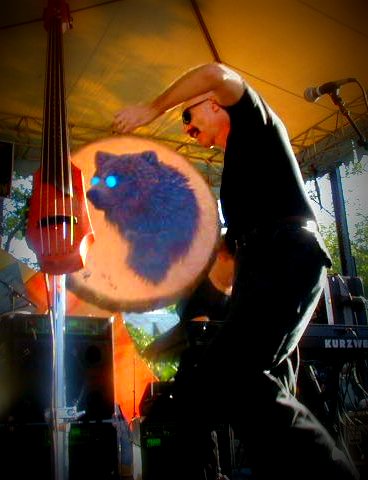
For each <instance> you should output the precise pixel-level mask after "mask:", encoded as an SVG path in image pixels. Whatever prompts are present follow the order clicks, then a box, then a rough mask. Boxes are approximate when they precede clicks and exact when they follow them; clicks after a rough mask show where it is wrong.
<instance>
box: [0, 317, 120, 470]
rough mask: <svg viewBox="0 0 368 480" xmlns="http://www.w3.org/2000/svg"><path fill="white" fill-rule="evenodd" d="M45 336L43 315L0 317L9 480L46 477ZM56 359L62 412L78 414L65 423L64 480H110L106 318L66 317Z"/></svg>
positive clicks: (2, 423) (112, 452)
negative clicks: (61, 371) (60, 368)
mask: <svg viewBox="0 0 368 480" xmlns="http://www.w3.org/2000/svg"><path fill="white" fill-rule="evenodd" d="M50 330H51V329H50V320H49V317H48V316H45V315H35V314H8V315H3V316H2V317H0V452H1V459H2V462H1V463H2V471H3V472H6V471H8V472H9V477H8V478H9V479H12V480H13V479H18V478H19V479H21V478H22V479H23V478H26V477H29V476H32V474H33V476H34V477H35V478H41V479H43V478H45V479H52V478H54V475H53V472H52V470H53V439H52V438H53V437H52V435H53V432H52V427H51V425H50V423H49V422H48V421H47V415H46V413H47V412H49V409H50V407H51V395H52V388H53V375H52V358H53V357H52V355H53V346H54V345H53V342H52V337H51V334H50ZM56 348H57V346H56ZM64 353H65V355H64V363H65V391H66V406H67V407H72V406H76V408H77V411H78V412H81V411H84V412H85V413H84V414H83V415H82V416H81V417H79V419H78V420H76V421H72V422H71V423H70V432H69V434H68V443H69V453H68V461H69V472H70V476H69V478H70V479H79V478H88V479H89V480H90V479H91V478H93V479H96V480H97V479H99V480H103V479H113V478H118V470H119V467H118V447H117V431H116V428H115V425H114V423H113V415H114V382H113V346H112V324H111V322H110V319H109V318H96V317H76V316H75V317H73V316H70V317H66V319H65V352H64ZM4 463H6V464H7V467H8V469H5V468H4ZM2 478H5V477H2Z"/></svg>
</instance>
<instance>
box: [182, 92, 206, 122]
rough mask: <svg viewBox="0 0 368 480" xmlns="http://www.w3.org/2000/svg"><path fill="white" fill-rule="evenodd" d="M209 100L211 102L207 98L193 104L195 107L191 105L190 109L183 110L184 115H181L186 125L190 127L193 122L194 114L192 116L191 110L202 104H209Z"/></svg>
mask: <svg viewBox="0 0 368 480" xmlns="http://www.w3.org/2000/svg"><path fill="white" fill-rule="evenodd" d="M207 100H209V98H205V99H204V100H201V101H200V102H197V103H193V105H190V106H189V107H188V108H186V109H185V110H183V113H182V114H181V119H182V121H183V123H184V125H189V124H190V122H191V121H192V114H191V112H190V110H191V109H192V108H194V107H196V106H197V105H200V104H201V103H204V102H207Z"/></svg>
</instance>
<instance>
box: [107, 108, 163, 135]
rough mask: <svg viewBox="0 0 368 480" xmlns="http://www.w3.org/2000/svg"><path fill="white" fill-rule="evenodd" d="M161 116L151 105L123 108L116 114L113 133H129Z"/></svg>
mask: <svg viewBox="0 0 368 480" xmlns="http://www.w3.org/2000/svg"><path fill="white" fill-rule="evenodd" d="M158 116H159V112H157V111H156V110H155V109H154V108H153V107H151V106H150V105H133V106H131V107H126V108H123V110H120V111H119V112H117V113H116V114H115V118H114V121H113V124H112V131H113V133H129V132H132V131H133V130H135V129H136V128H138V127H141V126H142V125H147V124H148V123H150V122H152V121H153V120H154V119H155V118H156V117H158Z"/></svg>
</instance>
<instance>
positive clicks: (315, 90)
mask: <svg viewBox="0 0 368 480" xmlns="http://www.w3.org/2000/svg"><path fill="white" fill-rule="evenodd" d="M355 81H356V79H355V78H343V79H342V80H336V82H327V83H324V84H323V85H320V86H319V87H309V88H306V89H305V91H304V98H305V99H306V100H307V102H315V101H316V100H318V99H319V97H321V96H322V95H324V94H325V93H333V92H336V90H338V89H339V88H340V87H341V86H342V85H345V84H346V83H352V82H355Z"/></svg>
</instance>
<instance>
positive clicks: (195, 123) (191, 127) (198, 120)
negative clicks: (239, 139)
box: [182, 97, 223, 148]
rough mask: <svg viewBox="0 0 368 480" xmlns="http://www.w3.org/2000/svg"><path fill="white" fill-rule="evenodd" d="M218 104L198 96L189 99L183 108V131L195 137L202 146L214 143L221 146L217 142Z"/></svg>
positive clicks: (218, 127)
mask: <svg viewBox="0 0 368 480" xmlns="http://www.w3.org/2000/svg"><path fill="white" fill-rule="evenodd" d="M218 109H219V106H218V105H217V104H215V103H214V100H212V99H210V98H202V99H201V98H200V97H199V98H198V99H197V101H195V99H194V100H193V101H191V103H189V104H188V106H186V107H185V108H184V110H183V113H182V120H183V126H184V131H185V133H187V134H188V135H190V136H191V137H192V138H195V139H196V140H197V142H198V143H200V144H201V145H202V146H203V147H207V148H208V147H211V146H214V145H218V146H223V145H221V144H220V143H219V140H218V138H219V133H220V130H221V124H220V123H219V120H220V116H219V115H218Z"/></svg>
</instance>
